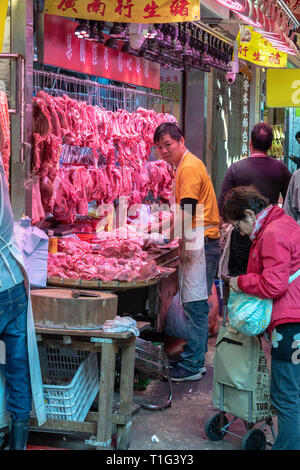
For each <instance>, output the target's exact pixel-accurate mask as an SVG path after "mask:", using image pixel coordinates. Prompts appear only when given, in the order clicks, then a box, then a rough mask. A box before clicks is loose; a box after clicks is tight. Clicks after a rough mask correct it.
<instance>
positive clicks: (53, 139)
mask: <svg viewBox="0 0 300 470" xmlns="http://www.w3.org/2000/svg"><path fill="white" fill-rule="evenodd" d="M165 121H169V122H176V119H175V118H174V116H171V115H169V114H163V113H156V112H155V111H154V110H146V109H143V108H138V110H137V111H136V112H133V113H128V112H127V111H125V110H118V111H116V112H112V111H107V110H105V109H102V108H100V107H98V106H92V105H89V104H87V103H86V102H85V101H76V100H74V99H71V98H70V97H68V96H67V95H63V96H56V97H54V96H51V95H49V94H47V93H45V92H43V91H39V92H38V94H37V96H36V97H34V102H33V123H34V132H33V158H32V162H33V163H32V175H33V178H32V199H33V201H32V204H33V206H32V212H33V214H32V223H33V224H34V223H37V222H38V221H40V220H43V219H44V218H45V213H52V214H53V215H54V217H55V218H56V219H57V220H59V221H63V222H66V223H72V222H73V221H74V220H75V217H76V214H78V215H83V216H84V215H86V214H87V211H88V202H90V201H92V200H96V201H97V203H98V204H101V203H108V202H113V201H114V200H115V199H116V198H117V197H120V196H127V197H128V198H129V201H128V202H129V204H135V203H140V202H142V200H143V199H144V198H145V197H146V196H147V195H148V193H149V191H151V192H152V193H153V195H154V197H158V196H159V197H162V198H164V199H166V200H169V198H170V196H171V193H172V181H173V178H174V173H173V168H172V167H171V166H170V165H167V164H166V163H165V162H163V161H160V160H159V161H154V162H148V161H147V160H148V158H149V155H150V152H151V147H152V145H153V135H154V131H155V129H156V127H157V126H158V125H159V124H160V123H162V122H165ZM63 146H77V147H81V148H89V149H91V153H92V155H93V164H92V165H90V166H88V167H86V166H70V167H60V166H59V160H60V156H61V154H62V149H63ZM99 155H100V156H101V158H102V161H104V163H103V164H101V165H100V166H99V165H98V163H99Z"/></svg>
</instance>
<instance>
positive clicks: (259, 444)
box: [242, 429, 267, 450]
mask: <svg viewBox="0 0 300 470" xmlns="http://www.w3.org/2000/svg"><path fill="white" fill-rule="evenodd" d="M266 442H267V439H266V436H265V433H264V432H263V431H262V430H261V429H250V431H248V432H247V433H246V434H245V435H244V437H243V439H242V449H243V450H264V449H265V447H266Z"/></svg>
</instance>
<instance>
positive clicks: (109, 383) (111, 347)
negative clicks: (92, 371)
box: [97, 339, 118, 450]
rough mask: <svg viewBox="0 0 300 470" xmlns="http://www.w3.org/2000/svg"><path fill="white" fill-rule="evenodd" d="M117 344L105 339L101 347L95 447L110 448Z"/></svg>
mask: <svg viewBox="0 0 300 470" xmlns="http://www.w3.org/2000/svg"><path fill="white" fill-rule="evenodd" d="M117 349H118V344H117V342H116V341H115V340H112V339H111V340H106V342H103V343H102V347H101V371H100V389H99V408H98V424H97V442H99V443H101V447H100V446H99V447H97V449H98V450H99V449H102V450H103V449H112V445H111V435H112V413H113V399H114V384H115V363H116V354H117Z"/></svg>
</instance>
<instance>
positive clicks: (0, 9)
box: [0, 0, 8, 52]
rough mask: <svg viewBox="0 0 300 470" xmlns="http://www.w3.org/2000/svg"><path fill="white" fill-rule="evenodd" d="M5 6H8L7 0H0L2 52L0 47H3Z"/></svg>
mask: <svg viewBox="0 0 300 470" xmlns="http://www.w3.org/2000/svg"><path fill="white" fill-rule="evenodd" d="M7 7H8V0H1V2H0V52H2V47H3V39H4V31H5V20H6V14H7Z"/></svg>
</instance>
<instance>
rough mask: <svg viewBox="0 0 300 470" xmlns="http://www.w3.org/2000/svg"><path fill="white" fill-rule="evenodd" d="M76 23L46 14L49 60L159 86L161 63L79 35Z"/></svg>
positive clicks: (149, 85) (95, 72)
mask: <svg viewBox="0 0 300 470" xmlns="http://www.w3.org/2000/svg"><path fill="white" fill-rule="evenodd" d="M94 3H95V2H94ZM76 24H77V23H76V22H74V21H72V20H69V19H67V18H62V17H61V16H53V15H45V23H44V62H45V64H48V65H54V66H57V67H62V68H65V69H69V70H76V71H78V72H82V73H86V74H89V75H95V76H99V77H103V78H108V79H111V80H117V81H120V82H125V83H131V84H132V85H139V86H144V87H148V88H154V89H155V88H156V89H159V85H160V83H159V81H160V66H159V64H157V63H155V62H151V61H149V60H146V59H143V58H141V57H135V56H132V55H129V54H125V53H123V52H121V51H120V50H114V49H110V48H108V47H105V46H104V45H102V44H96V43H94V42H92V41H87V40H86V39H79V38H77V37H76V36H75V35H74V29H75V28H76ZM120 47H121V45H120Z"/></svg>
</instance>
